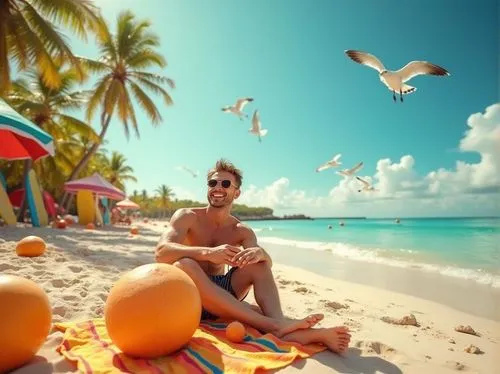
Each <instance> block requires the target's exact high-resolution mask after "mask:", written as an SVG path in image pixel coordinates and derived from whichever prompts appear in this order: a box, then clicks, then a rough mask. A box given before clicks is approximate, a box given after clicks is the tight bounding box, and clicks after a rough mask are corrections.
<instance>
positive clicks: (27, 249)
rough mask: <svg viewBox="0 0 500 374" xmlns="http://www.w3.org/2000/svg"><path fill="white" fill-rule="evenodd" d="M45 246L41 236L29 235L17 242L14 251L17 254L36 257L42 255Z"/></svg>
mask: <svg viewBox="0 0 500 374" xmlns="http://www.w3.org/2000/svg"><path fill="white" fill-rule="evenodd" d="M46 248H47V245H46V244H45V242H44V241H43V239H42V238H40V237H38V236H34V235H30V236H27V237H25V238H23V239H21V240H19V242H17V245H16V253H17V255H18V256H25V257H36V256H41V255H43V254H44V252H45V249H46Z"/></svg>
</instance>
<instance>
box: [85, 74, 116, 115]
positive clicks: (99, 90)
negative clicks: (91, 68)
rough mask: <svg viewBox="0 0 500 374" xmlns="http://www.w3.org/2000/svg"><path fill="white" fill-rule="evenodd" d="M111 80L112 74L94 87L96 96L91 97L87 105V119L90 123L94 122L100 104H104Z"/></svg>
mask: <svg viewBox="0 0 500 374" xmlns="http://www.w3.org/2000/svg"><path fill="white" fill-rule="evenodd" d="M110 79H111V74H108V75H105V76H104V77H102V78H101V80H100V81H97V83H96V84H95V85H94V90H93V91H94V94H93V95H92V96H91V97H90V99H89V101H88V103H87V111H86V112H87V113H86V119H87V121H88V122H91V121H92V118H93V117H94V114H95V111H96V110H97V108H98V106H99V105H100V104H103V102H104V95H105V93H106V91H107V90H108V87H109V83H110Z"/></svg>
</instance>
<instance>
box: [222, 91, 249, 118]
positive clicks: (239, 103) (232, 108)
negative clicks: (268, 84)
mask: <svg viewBox="0 0 500 374" xmlns="http://www.w3.org/2000/svg"><path fill="white" fill-rule="evenodd" d="M251 101H253V98H251V97H245V98H242V99H238V100H236V104H234V105H226V106H225V107H224V108H222V111H223V112H225V113H232V114H234V115H236V116H238V117H239V118H240V120H242V121H243V117H245V118H248V114H246V113H243V108H245V105H247V104H248V103H249V102H251Z"/></svg>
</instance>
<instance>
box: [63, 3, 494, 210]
mask: <svg viewBox="0 0 500 374" xmlns="http://www.w3.org/2000/svg"><path fill="white" fill-rule="evenodd" d="M98 4H99V6H100V7H101V9H102V10H103V13H104V14H105V16H106V17H107V19H108V20H110V21H113V23H114V20H115V18H116V15H117V14H118V12H119V11H120V10H122V9H127V8H128V9H131V10H133V12H134V13H135V14H136V15H137V16H138V17H139V18H148V19H150V20H151V22H152V25H153V26H152V29H153V30H154V32H156V33H157V34H158V35H159V36H160V38H161V42H162V47H161V52H162V53H163V54H164V55H165V57H166V58H167V61H168V63H169V66H168V67H167V68H166V69H164V71H162V74H164V75H166V76H168V77H170V78H172V79H174V80H175V81H176V84H177V88H176V89H175V90H173V91H172V92H171V94H172V97H173V100H174V102H175V105H174V106H172V107H164V106H163V105H162V103H161V102H160V101H159V100H157V103H158V105H159V107H160V112H161V114H162V116H163V118H164V121H163V123H162V124H161V125H160V126H159V127H156V128H154V127H153V126H152V125H151V123H150V121H149V120H148V119H147V117H146V116H144V115H143V114H142V113H141V112H140V111H138V113H140V114H139V115H138V118H139V121H138V122H139V125H140V133H141V138H140V139H137V138H136V137H135V136H133V135H132V136H131V137H130V139H128V140H127V139H126V138H125V135H124V132H123V130H122V128H121V125H120V123H119V122H117V121H116V122H113V123H112V127H111V129H110V131H109V132H108V135H107V140H108V141H109V145H107V146H106V148H107V149H110V150H114V149H116V150H120V151H121V152H122V153H124V154H125V155H126V157H127V158H128V161H129V164H130V165H131V166H132V167H133V168H134V173H135V175H136V176H137V178H138V182H137V183H130V184H128V185H127V192H128V193H131V192H132V190H134V189H137V190H142V189H146V190H148V192H149V193H152V192H153V191H154V189H155V188H156V187H157V186H158V185H160V184H163V183H164V184H167V185H169V186H173V187H175V190H176V192H177V193H178V194H179V196H184V195H186V196H194V197H197V198H199V199H204V196H205V182H204V178H203V177H202V178H196V179H195V178H192V177H191V176H190V175H189V174H187V173H183V172H181V171H178V170H176V169H175V167H176V166H178V165H186V166H188V167H190V168H192V169H194V170H199V171H200V172H201V173H202V174H204V173H205V172H206V170H208V169H209V168H210V167H211V166H212V165H213V164H214V162H215V161H216V160H217V159H218V158H220V157H225V158H228V159H230V160H231V161H233V162H234V163H235V164H236V165H237V166H238V167H239V168H241V169H243V171H244V187H248V186H249V185H250V184H252V185H254V186H255V188H257V189H264V190H265V187H266V186H270V185H272V184H273V182H275V181H277V180H279V179H280V178H286V180H287V181H288V188H290V189H292V190H296V191H301V192H303V193H305V194H307V195H308V196H317V197H321V196H328V195H329V193H330V191H331V190H332V188H334V187H335V186H336V185H338V184H339V181H340V180H341V177H340V176H338V175H335V173H334V172H333V171H332V170H328V171H325V172H322V173H315V171H314V170H315V168H316V167H317V166H319V165H320V164H322V163H323V162H325V161H327V160H329V159H330V158H331V157H332V156H333V155H334V154H336V153H342V155H343V156H342V161H343V163H344V164H343V165H342V166H343V167H350V166H352V165H354V164H355V163H357V162H358V161H364V163H365V167H364V169H363V171H362V173H361V174H360V175H365V176H371V175H374V174H375V173H376V172H377V170H376V168H377V163H378V161H379V160H380V159H385V158H389V159H390V160H391V161H392V162H399V160H400V158H401V157H403V156H405V155H411V156H412V157H413V159H414V165H413V166H412V167H413V170H414V171H415V172H416V173H418V174H419V175H422V176H425V175H427V174H428V173H429V172H432V171H433V170H437V169H439V168H445V169H450V170H453V169H454V168H455V163H456V161H457V160H462V161H464V162H466V163H477V162H479V161H480V155H479V153H477V152H466V153H464V152H459V151H458V146H459V142H460V140H461V139H462V138H463V136H464V132H465V131H466V130H467V128H468V127H467V119H468V117H469V116H470V115H471V114H473V113H477V112H484V111H485V108H486V107H487V106H489V105H491V104H494V103H495V102H498V101H499V92H498V87H499V77H498V57H499V56H498V39H497V38H498V29H499V21H498V4H497V2H496V1H495V0H482V1H479V2H474V3H471V2H468V1H464V0H461V1H452V0H446V1H432V2H431V1H420V2H419V3H418V6H417V5H415V4H414V3H410V2H403V1H377V2H368V1H352V0H351V1H340V0H339V1H329V0H315V1H296V0H293V1H284V0H279V1H278V0H276V1H268V0H255V1H253V2H251V3H245V2H230V1H222V0H221V1H210V2H208V1H181V0H178V1H162V0H143V1H141V2H140V5H139V3H138V2H137V1H132V0H120V1H118V0H100V1H98ZM72 45H73V47H74V49H75V51H76V52H77V53H78V54H81V55H86V56H90V57H96V56H97V55H96V52H97V51H96V48H95V47H94V45H93V44H92V43H82V42H81V41H75V42H73V43H72ZM346 49H360V50H364V51H368V52H370V53H373V54H375V55H376V56H378V57H379V58H380V59H381V60H382V62H383V63H384V64H385V65H386V67H387V68H389V69H392V70H397V69H399V68H400V67H402V66H403V65H405V64H406V63H407V62H409V61H411V60H428V61H431V62H433V63H436V64H438V65H441V66H443V67H445V68H446V69H447V70H449V71H450V73H451V76H450V77H445V78H441V77H428V76H425V77H424V76H419V77H416V78H413V80H412V81H411V83H410V84H411V85H413V86H416V87H417V92H416V93H413V94H411V95H408V96H405V102H404V103H403V104H401V103H399V102H398V103H396V104H395V103H394V102H393V101H392V97H391V96H392V95H391V93H390V91H388V90H387V88H386V87H385V86H384V85H383V84H382V83H381V82H380V81H379V79H378V76H377V73H376V72H375V70H372V69H370V68H368V67H365V66H361V65H358V64H356V63H354V62H353V61H351V60H349V59H348V58H347V57H346V56H345V54H344V50H346ZM242 96H251V97H253V98H254V99H255V101H254V102H253V103H251V104H249V105H248V106H247V107H246V110H245V111H246V112H247V113H249V114H250V115H251V113H252V112H253V110H254V109H258V110H259V111H260V113H261V119H262V124H263V127H264V128H267V129H268V130H269V133H268V135H267V136H266V137H265V138H264V139H263V141H262V143H259V142H258V140H257V138H256V137H254V136H252V135H250V134H249V133H248V128H249V127H250V122H249V121H244V122H241V121H240V120H238V119H237V118H236V117H234V116H232V115H230V114H225V113H223V112H221V110H220V109H221V107H222V106H224V105H226V104H231V103H233V102H234V101H235V99H236V98H238V97H242ZM95 125H96V127H97V125H98V122H97V118H96V122H95ZM244 191H245V190H244ZM262 193H264V192H262ZM261 201H262V200H261ZM263 201H264V202H265V201H267V200H263ZM247 202H248V203H252V202H254V201H251V200H248V199H247ZM271 205H272V204H271ZM275 207H276V208H278V210H279V207H280V205H279V204H277V205H276V206H275ZM283 208H284V210H286V207H285V206H283ZM290 208H293V207H290ZM298 210H302V211H303V210H304V209H298ZM487 211H488V209H487V208H485V211H484V212H486V213H487ZM315 213H316V212H315ZM320 213H321V212H319V213H318V214H320Z"/></svg>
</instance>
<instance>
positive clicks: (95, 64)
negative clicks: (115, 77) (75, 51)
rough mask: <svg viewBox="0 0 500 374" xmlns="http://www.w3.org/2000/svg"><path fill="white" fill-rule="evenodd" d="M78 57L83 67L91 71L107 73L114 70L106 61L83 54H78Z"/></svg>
mask: <svg viewBox="0 0 500 374" xmlns="http://www.w3.org/2000/svg"><path fill="white" fill-rule="evenodd" d="M76 58H77V59H78V61H79V63H80V64H81V66H82V67H83V69H84V70H86V71H89V72H91V73H105V72H108V71H111V70H113V68H112V67H111V66H110V65H108V64H107V63H106V62H104V61H97V60H92V59H90V58H86V57H81V56H77V57H76Z"/></svg>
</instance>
